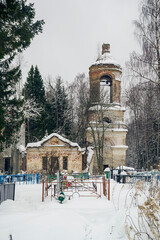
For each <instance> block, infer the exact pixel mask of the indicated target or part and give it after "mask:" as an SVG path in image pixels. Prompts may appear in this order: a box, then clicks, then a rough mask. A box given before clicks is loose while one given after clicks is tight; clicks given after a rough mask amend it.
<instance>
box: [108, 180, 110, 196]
mask: <svg viewBox="0 0 160 240" xmlns="http://www.w3.org/2000/svg"><path fill="white" fill-rule="evenodd" d="M108 200H110V179H108Z"/></svg>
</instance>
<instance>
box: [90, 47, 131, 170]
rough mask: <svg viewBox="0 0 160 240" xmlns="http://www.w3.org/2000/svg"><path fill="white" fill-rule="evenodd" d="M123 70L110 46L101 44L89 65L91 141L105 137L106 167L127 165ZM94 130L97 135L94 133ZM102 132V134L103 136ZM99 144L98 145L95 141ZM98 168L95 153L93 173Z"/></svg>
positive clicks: (104, 165) (104, 161)
mask: <svg viewBox="0 0 160 240" xmlns="http://www.w3.org/2000/svg"><path fill="white" fill-rule="evenodd" d="M121 77H122V69H121V67H120V65H119V64H118V63H117V62H116V60H115V59H114V58H113V56H112V55H111V54H110V45H109V44H103V45H102V54H101V56H100V57H99V58H98V59H97V61H96V62H95V63H94V64H92V65H91V67H90V68H89V78H90V102H91V107H90V108H89V112H88V119H89V127H88V129H87V136H86V138H87V142H88V144H94V145H96V148H98V147H99V146H97V145H98V141H99V139H98V138H101V139H103V167H104V168H105V167H110V168H112V167H113V168H116V167H118V166H120V165H125V164H126V150H127V146H126V133H127V129H126V126H125V124H124V112H125V108H124V107H122V106H121ZM93 132H94V134H93ZM102 134H103V136H102ZM95 143H97V144H95ZM96 169H98V166H97V161H96V152H95V150H94V160H93V164H92V169H90V170H91V172H96Z"/></svg>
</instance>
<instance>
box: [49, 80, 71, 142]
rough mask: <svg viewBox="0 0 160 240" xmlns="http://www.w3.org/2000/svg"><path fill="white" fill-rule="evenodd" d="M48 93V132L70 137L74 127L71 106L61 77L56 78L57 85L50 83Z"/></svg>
mask: <svg viewBox="0 0 160 240" xmlns="http://www.w3.org/2000/svg"><path fill="white" fill-rule="evenodd" d="M48 95H49V96H48V110H49V113H48V121H47V130H48V133H51V132H58V133H60V134H64V135H66V136H68V137H70V132H71V127H72V121H71V108H70V105H69V101H68V97H67V92H66V89H65V87H64V85H63V83H62V79H61V77H58V78H57V79H56V84H55V86H52V84H51V83H50V91H49V93H48Z"/></svg>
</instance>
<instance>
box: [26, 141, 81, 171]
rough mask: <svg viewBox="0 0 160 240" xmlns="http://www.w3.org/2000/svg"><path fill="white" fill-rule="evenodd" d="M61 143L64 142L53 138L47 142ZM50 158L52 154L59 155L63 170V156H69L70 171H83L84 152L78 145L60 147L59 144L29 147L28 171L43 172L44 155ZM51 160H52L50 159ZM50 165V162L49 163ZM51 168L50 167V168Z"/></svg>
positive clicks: (60, 166) (60, 165)
mask: <svg viewBox="0 0 160 240" xmlns="http://www.w3.org/2000/svg"><path fill="white" fill-rule="evenodd" d="M51 143H52V144H53V143H54V144H55V143H56V144H57V145H58V144H60V143H62V142H60V141H57V140H53V141H50V142H47V144H48V145H49V144H51ZM46 156H47V158H48V159H50V157H51V156H53V157H58V159H59V168H60V171H62V170H63V157H64V156H65V157H68V172H69V173H71V172H72V171H73V172H74V171H77V172H81V171H82V153H81V152H80V151H78V149H77V148H76V147H74V148H71V147H66V146H64V147H58V146H54V147H53V146H44V147H40V148H28V149H27V172H28V173H33V172H43V169H42V157H46ZM48 161H50V160H48ZM48 166H50V163H49V164H48ZM48 170H49V169H48Z"/></svg>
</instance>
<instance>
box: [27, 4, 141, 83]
mask: <svg viewBox="0 0 160 240" xmlns="http://www.w3.org/2000/svg"><path fill="white" fill-rule="evenodd" d="M28 2H32V3H34V4H35V5H34V7H35V10H36V19H44V20H45V25H44V27H43V33H42V34H39V35H38V36H36V37H35V39H34V40H33V41H32V43H31V46H30V47H29V48H28V49H27V50H26V51H25V52H24V54H23V81H24V80H25V78H26V76H27V73H28V71H29V69H30V67H31V65H34V66H35V65H37V66H38V68H39V70H40V73H41V75H42V77H43V78H47V76H48V75H51V76H52V77H53V78H55V77H56V76H58V75H60V76H61V77H62V78H63V80H64V81H68V82H72V81H73V80H74V78H75V76H76V75H77V74H78V73H83V72H84V73H85V74H86V75H87V76H88V68H89V67H90V66H91V65H92V63H94V62H95V60H96V57H97V49H98V46H101V45H102V43H110V45H111V53H112V55H113V56H114V57H115V58H116V59H117V60H118V62H119V63H120V65H121V66H122V67H124V64H125V62H126V61H127V60H128V59H129V54H130V53H131V52H132V51H133V50H136V49H137V42H136V39H135V37H134V26H133V20H135V19H137V18H138V16H139V12H138V5H139V2H140V0H28Z"/></svg>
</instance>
